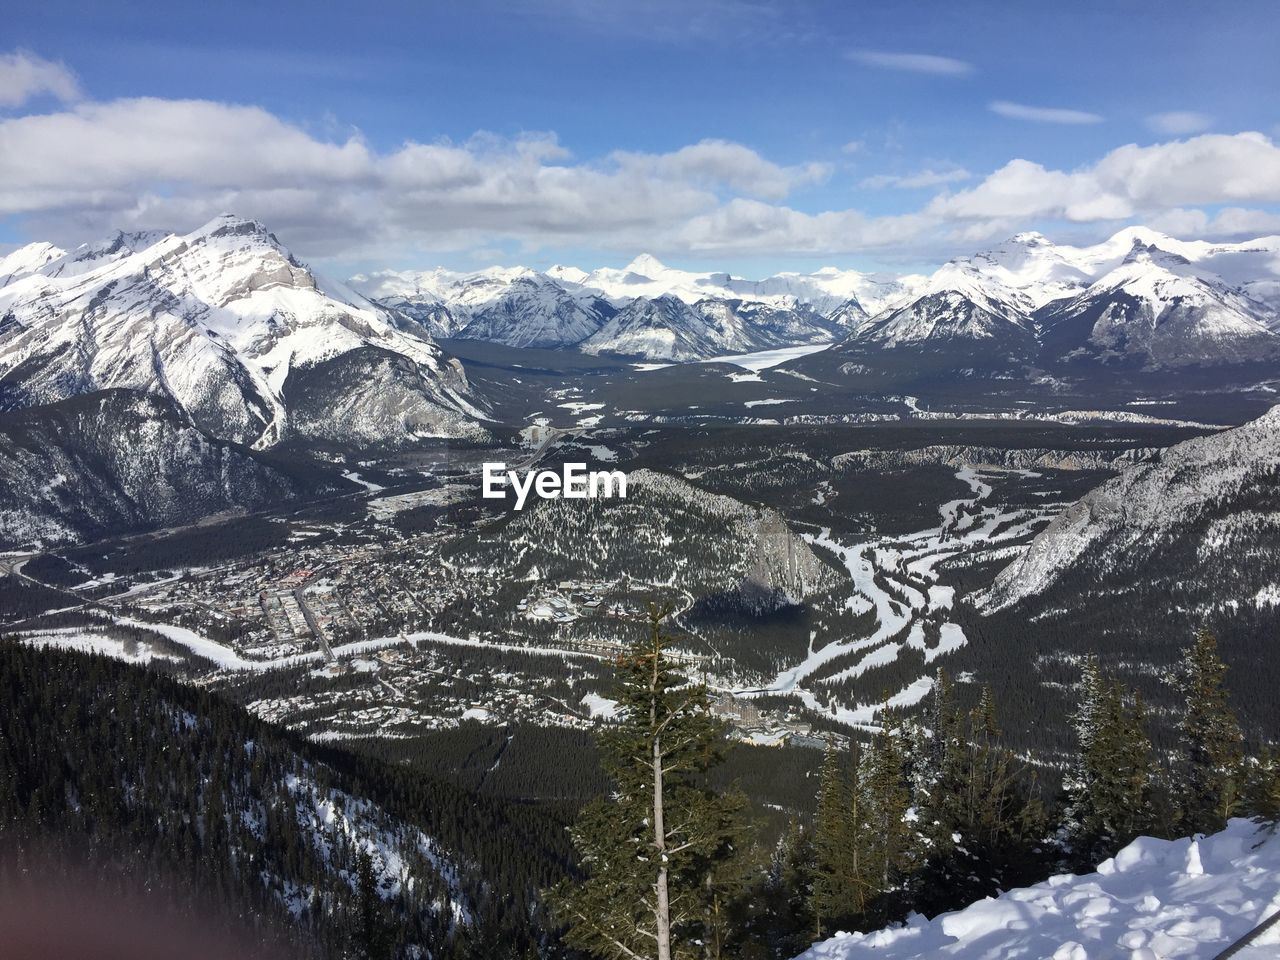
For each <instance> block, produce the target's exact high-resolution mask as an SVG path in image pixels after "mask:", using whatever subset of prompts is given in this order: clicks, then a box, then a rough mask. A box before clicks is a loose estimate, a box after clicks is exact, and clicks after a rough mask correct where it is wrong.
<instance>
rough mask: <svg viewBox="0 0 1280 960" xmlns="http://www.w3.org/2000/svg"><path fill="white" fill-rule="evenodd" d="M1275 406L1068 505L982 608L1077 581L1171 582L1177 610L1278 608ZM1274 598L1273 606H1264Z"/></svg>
mask: <svg viewBox="0 0 1280 960" xmlns="http://www.w3.org/2000/svg"><path fill="white" fill-rule="evenodd" d="M1277 477H1280V407H1273V408H1272V409H1271V410H1270V411H1269V412H1268V413H1266V414H1264V415H1263V416H1261V417H1259V418H1258V419H1257V420H1253V421H1251V422H1249V423H1246V424H1244V425H1243V426H1240V427H1236V428H1235V429H1232V430H1226V431H1224V432H1222V433H1218V434H1214V435H1212V436H1207V437H1199V438H1197V439H1194V440H1188V441H1185V442H1183V443H1180V444H1177V445H1176V446H1173V447H1170V448H1169V449H1168V450H1165V451H1164V452H1163V453H1162V454H1161V455H1160V456H1159V457H1157V458H1154V459H1152V460H1148V461H1146V462H1143V463H1138V464H1135V465H1134V466H1132V467H1130V468H1129V469H1127V470H1126V471H1125V472H1124V473H1122V474H1121V475H1120V476H1118V477H1115V478H1114V479H1112V480H1108V481H1107V482H1106V483H1104V484H1103V485H1102V486H1100V487H1098V488H1097V489H1096V490H1094V491H1092V492H1091V493H1089V494H1088V495H1087V496H1085V497H1084V498H1083V499H1081V500H1079V501H1077V502H1076V503H1074V504H1072V505H1071V506H1070V507H1068V508H1067V509H1066V510H1064V511H1063V512H1062V513H1061V514H1059V515H1058V516H1057V518H1055V519H1054V520H1053V522H1052V523H1050V524H1049V526H1047V527H1046V528H1045V529H1044V530H1043V531H1041V532H1040V534H1039V535H1038V536H1037V537H1036V538H1035V539H1034V540H1033V541H1032V542H1031V545H1030V546H1029V547H1028V548H1027V551H1026V552H1025V553H1024V554H1023V555H1022V556H1021V557H1019V558H1018V559H1017V560H1015V561H1014V562H1013V563H1011V564H1010V565H1009V566H1008V567H1007V568H1006V569H1004V570H1003V571H1002V572H1001V573H1000V574H999V576H998V577H997V578H996V580H995V582H994V584H993V585H992V587H991V589H990V591H989V592H988V593H987V595H986V597H985V598H984V601H983V606H984V607H985V608H987V609H991V610H996V609H1000V608H1003V607H1008V606H1011V605H1013V604H1015V603H1018V602H1019V601H1022V600H1024V599H1028V598H1033V597H1037V596H1039V595H1042V594H1044V593H1046V592H1047V591H1049V590H1050V589H1051V588H1053V587H1055V586H1056V585H1057V584H1059V583H1060V582H1064V581H1065V580H1067V579H1069V578H1071V577H1072V576H1073V575H1075V576H1085V577H1087V578H1088V579H1089V580H1091V581H1093V580H1096V579H1097V578H1098V577H1104V578H1106V581H1107V584H1108V589H1109V590H1111V591H1113V592H1122V588H1123V586H1124V585H1125V584H1128V585H1129V586H1133V585H1134V584H1137V583H1142V584H1148V583H1151V582H1153V581H1155V580H1158V579H1160V578H1161V577H1166V576H1170V577H1174V578H1175V579H1176V580H1177V583H1178V586H1177V589H1178V591H1179V593H1180V595H1181V596H1182V602H1183V603H1184V604H1190V603H1192V602H1193V601H1195V600H1198V599H1199V598H1200V596H1201V595H1203V596H1204V597H1206V598H1207V599H1206V602H1208V603H1213V602H1221V601H1223V600H1231V601H1232V602H1235V603H1241V602H1255V601H1256V602H1258V603H1273V604H1274V603H1276V602H1280V572H1278V571H1277V569H1276V565H1275V557H1276V555H1277V553H1276V548H1277V546H1278V545H1280V487H1278V486H1277V482H1276V481H1277ZM1268 598H1274V599H1268Z"/></svg>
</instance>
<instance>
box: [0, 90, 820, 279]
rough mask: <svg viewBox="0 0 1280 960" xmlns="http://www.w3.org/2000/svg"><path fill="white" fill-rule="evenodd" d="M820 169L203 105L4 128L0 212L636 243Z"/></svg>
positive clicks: (45, 220) (379, 239)
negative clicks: (376, 136) (390, 146)
mask: <svg viewBox="0 0 1280 960" xmlns="http://www.w3.org/2000/svg"><path fill="white" fill-rule="evenodd" d="M829 173H830V167H829V166H828V165H826V164H821V163H806V164H800V165H796V166H784V165H780V164H775V163H773V162H771V161H769V160H767V159H765V158H764V157H761V156H760V155H759V154H758V153H756V152H755V151H753V150H751V149H750V148H748V147H745V146H743V145H741V144H736V143H731V142H729V141H723V140H706V141H702V142H700V143H695V144H690V145H688V146H685V147H682V148H680V149H678V150H674V151H671V152H669V153H637V152H622V151H619V152H615V153H613V154H611V155H609V156H607V157H605V158H603V159H601V160H600V161H597V162H574V161H573V159H572V158H571V157H570V156H569V153H568V151H567V150H565V149H564V147H563V146H562V145H561V144H559V143H558V141H557V140H556V139H555V137H554V136H552V135H548V134H531V135H526V136H522V137H519V138H516V139H505V138H499V137H494V136H492V135H477V136H475V137H473V138H471V139H470V140H468V141H466V142H464V143H451V142H439V143H415V142H408V143H405V144H403V145H402V146H401V147H399V148H398V149H395V150H393V151H390V152H388V153H379V152H377V151H374V150H373V149H371V148H370V147H369V146H368V145H367V144H366V143H365V142H364V140H363V139H362V138H361V137H360V136H359V135H352V136H349V137H347V138H346V139H345V140H339V141H334V142H329V141H325V140H322V139H317V138H316V137H314V136H312V135H311V134H309V133H307V132H305V131H303V130H302V129H300V128H298V127H296V126H294V125H291V124H289V123H286V122H284V121H282V120H280V119H279V118H278V117H275V116H274V115H272V114H270V113H268V112H267V111H265V110H262V109H260V108H257V107H246V106H234V105H228V104H221V103H213V102H209V101H199V100H160V99H153V98H140V99H129V100H117V101H112V102H110V103H86V104H81V105H79V106H76V107H75V108H73V109H69V110H64V111H60V112H55V113H50V114H42V115H33V116H26V117H18V118H11V119H7V120H6V119H0V216H15V215H19V216H22V215H25V216H27V217H28V218H29V220H30V221H31V226H32V229H33V230H35V229H39V230H42V231H45V232H48V233H52V234H53V235H55V236H57V237H58V238H59V239H63V240H74V239H77V238H82V237H83V236H84V235H86V234H92V233H95V232H103V233H105V232H109V231H110V230H113V229H116V228H126V227H144V226H147V227H165V228H174V229H182V228H188V229H189V228H192V227H194V226H196V225H198V224H199V223H201V222H203V221H204V220H206V219H208V218H209V217H211V216H213V215H216V214H217V213H219V212H222V211H225V210H232V211H235V212H237V213H243V214H246V215H253V216H256V217H259V218H260V219H262V220H264V221H266V222H268V223H270V224H272V225H273V227H277V228H278V229H280V230H281V231H282V232H289V233H292V234H293V235H294V236H296V237H299V238H300V240H299V242H298V245H299V247H300V248H301V249H302V250H303V251H304V253H306V255H311V256H326V255H335V254H339V253H341V254H344V255H345V254H349V253H350V250H351V249H352V248H353V247H370V246H377V247H378V248H379V249H389V248H391V247H392V246H395V245H397V244H398V245H400V247H401V248H405V247H412V246H415V245H420V244H425V245H432V246H436V247H448V248H455V249H456V248H460V247H464V246H469V245H474V244H475V243H477V242H488V241H491V240H493V239H494V238H499V237H501V238H505V239H508V240H517V241H520V242H523V243H526V244H529V245H535V246H536V245H539V244H547V243H554V242H560V241H566V240H568V241H578V242H595V243H600V244H615V243H616V244H618V245H622V244H628V243H635V244H636V245H637V246H644V245H645V244H647V243H648V241H649V240H650V239H651V238H653V237H655V236H660V235H663V233H664V231H668V232H669V231H671V230H674V229H675V228H676V227H678V226H679V225H683V224H685V223H687V222H688V221H689V220H690V218H692V217H694V216H697V215H699V214H702V213H705V212H707V211H709V210H713V209H714V208H715V207H716V206H717V204H719V203H720V202H722V201H723V200H724V199H726V198H728V197H732V196H735V195H745V196H748V197H756V198H763V199H768V200H774V201H776V200H780V199H782V198H783V197H785V196H786V195H787V194H788V193H789V192H790V191H791V190H793V189H795V188H797V187H800V186H804V185H807V184H813V183H817V182H820V181H821V180H823V179H824V178H825V177H827V176H828V175H829ZM73 231H74V234H73Z"/></svg>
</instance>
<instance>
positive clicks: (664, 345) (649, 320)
mask: <svg viewBox="0 0 1280 960" xmlns="http://www.w3.org/2000/svg"><path fill="white" fill-rule="evenodd" d="M716 319H718V320H720V321H721V325H720V326H718V327H717V326H713V325H712V324H711V323H709V322H708V318H707V317H706V316H704V315H703V314H702V313H701V312H699V311H698V310H696V309H694V308H693V307H691V306H690V305H689V304H687V303H685V302H684V301H683V300H680V299H679V298H677V297H673V296H670V295H663V296H660V297H658V298H656V299H654V300H650V299H649V298H647V297H638V298H637V299H635V300H632V301H631V302H630V303H629V304H627V305H626V306H625V307H623V308H622V309H621V310H619V311H618V312H617V313H615V314H614V315H613V316H612V317H610V318H609V319H608V320H607V321H605V323H604V325H603V326H601V327H600V329H599V330H597V331H596V332H595V333H593V334H592V335H591V336H589V337H587V338H586V339H585V340H583V341H582V342H581V343H579V344H578V349H579V350H581V351H582V352H583V353H618V354H622V355H624V356H633V357H644V358H646V359H648V360H699V359H702V358H704V357H713V356H715V355H716V354H719V353H732V352H743V351H744V350H747V349H750V346H749V345H748V344H749V342H750V341H749V340H748V338H747V335H746V333H745V331H744V330H743V327H742V324H741V323H740V322H739V320H738V318H737V316H736V315H734V314H733V313H732V311H726V313H725V315H722V316H720V317H717V318H716Z"/></svg>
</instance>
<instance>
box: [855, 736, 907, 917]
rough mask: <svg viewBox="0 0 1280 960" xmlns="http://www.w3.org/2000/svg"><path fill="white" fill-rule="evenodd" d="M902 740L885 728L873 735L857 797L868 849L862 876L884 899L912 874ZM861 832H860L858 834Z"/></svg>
mask: <svg viewBox="0 0 1280 960" xmlns="http://www.w3.org/2000/svg"><path fill="white" fill-rule="evenodd" d="M904 761H905V755H904V750H903V741H902V736H901V734H900V733H899V731H897V730H893V729H889V728H887V727H886V728H885V729H883V730H881V732H880V733H879V734H877V735H876V739H875V742H874V744H873V746H872V750H871V752H870V757H869V762H868V764H867V770H866V778H865V782H864V784H863V788H862V790H861V791H860V793H861V794H862V796H863V799H862V801H861V802H862V803H863V804H864V805H865V816H864V817H863V818H861V819H862V821H863V824H864V825H865V829H866V831H867V832H866V837H867V840H868V847H869V854H870V856H869V862H867V863H866V866H865V872H866V876H867V878H868V880H869V885H870V889H871V890H873V891H874V893H875V894H878V895H885V894H889V893H891V892H893V891H894V890H895V889H897V887H898V885H899V882H900V881H901V880H902V878H903V877H904V876H905V875H906V874H908V873H909V872H911V870H912V867H913V865H912V863H911V859H912V854H913V850H912V844H911V827H910V825H909V824H908V822H907V819H906V816H907V809H908V808H909V807H910V805H911V795H910V792H909V790H908V788H907V781H906V777H905V774H904ZM860 832H861V831H860Z"/></svg>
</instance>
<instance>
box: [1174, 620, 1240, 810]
mask: <svg viewBox="0 0 1280 960" xmlns="http://www.w3.org/2000/svg"><path fill="white" fill-rule="evenodd" d="M1183 663H1184V666H1183V669H1182V670H1181V672H1180V673H1179V676H1178V686H1179V689H1180V690H1181V692H1182V694H1183V697H1184V698H1185V705H1184V709H1183V715H1182V719H1181V721H1180V722H1179V724H1178V733H1179V754H1180V756H1179V777H1178V781H1177V790H1178V795H1179V796H1180V797H1181V799H1182V811H1183V813H1182V820H1183V828H1184V829H1185V830H1186V831H1188V832H1190V833H1213V832H1215V831H1218V830H1221V829H1222V828H1223V827H1224V826H1226V822H1227V818H1228V817H1230V816H1231V814H1232V812H1233V811H1234V810H1235V808H1236V805H1237V803H1238V802H1239V800H1240V778H1241V758H1242V750H1241V742H1242V740H1243V737H1242V736H1241V734H1240V724H1239V722H1238V721H1237V720H1236V717H1235V714H1234V713H1233V712H1232V710H1231V706H1230V704H1229V703H1228V702H1227V690H1226V685H1225V677H1226V672H1227V668H1226V665H1225V664H1224V663H1223V662H1222V660H1221V658H1220V657H1219V656H1218V641H1217V640H1216V639H1215V638H1214V636H1213V634H1212V633H1210V632H1209V631H1208V630H1201V631H1200V632H1199V633H1197V634H1196V638H1195V640H1194V641H1193V642H1192V644H1191V646H1190V647H1188V648H1187V650H1186V651H1185V653H1184V656H1183Z"/></svg>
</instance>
